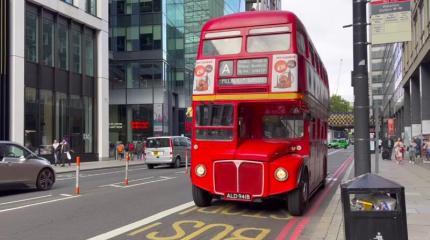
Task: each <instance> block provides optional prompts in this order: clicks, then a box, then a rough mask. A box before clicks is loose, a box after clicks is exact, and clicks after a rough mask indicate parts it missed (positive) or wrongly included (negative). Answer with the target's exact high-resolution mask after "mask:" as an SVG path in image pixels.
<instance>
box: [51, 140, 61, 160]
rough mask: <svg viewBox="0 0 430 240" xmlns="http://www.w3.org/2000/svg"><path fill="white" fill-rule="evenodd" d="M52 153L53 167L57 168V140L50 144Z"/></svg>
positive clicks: (58, 149)
mask: <svg viewBox="0 0 430 240" xmlns="http://www.w3.org/2000/svg"><path fill="white" fill-rule="evenodd" d="M52 149H53V151H52V153H53V154H54V166H57V164H58V163H59V161H58V154H59V153H60V143H59V142H58V141H57V139H54V143H53V144H52Z"/></svg>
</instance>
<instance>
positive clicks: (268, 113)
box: [191, 11, 329, 205]
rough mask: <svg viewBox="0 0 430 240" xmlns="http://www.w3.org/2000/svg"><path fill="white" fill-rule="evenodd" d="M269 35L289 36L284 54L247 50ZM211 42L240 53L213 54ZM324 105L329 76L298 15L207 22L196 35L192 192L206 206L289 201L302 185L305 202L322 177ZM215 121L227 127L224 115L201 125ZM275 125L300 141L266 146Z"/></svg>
mask: <svg viewBox="0 0 430 240" xmlns="http://www.w3.org/2000/svg"><path fill="white" fill-rule="evenodd" d="M255 29H257V30H255ZM271 31H273V32H271ZM277 34H281V35H277ZM282 34H284V35H282ZM268 35H276V37H285V36H289V39H285V40H282V41H285V44H287V45H289V47H286V48H285V49H281V50H277V49H275V50H273V49H272V50H271V51H260V50H259V49H258V48H257V47H258V46H260V45H261V46H264V45H265V42H264V41H263V42H261V43H262V44H260V45H259V44H256V45H255V46H257V47H253V46H251V43H252V42H251V37H252V36H263V37H262V38H261V39H263V40H264V39H266V38H265V37H264V36H268ZM276 37H275V38H276ZM229 38H240V40H237V41H236V40H235V39H229ZM248 38H249V39H248ZM211 39H215V40H216V39H229V40H228V41H229V42H233V43H234V44H236V45H237V46H239V42H240V48H239V47H238V48H237V51H236V52H234V53H231V54H221V55H220V54H213V53H212V52H211V51H210V50H213V48H215V50H217V49H216V47H213V44H212V43H216V41H212V42H210V40H211ZM205 41H207V42H205ZM277 41H278V40H276V39H275V40H274V42H277ZM229 42H226V44H227V43H229ZM278 42H279V41H278ZM206 43H207V48H208V49H209V50H207V49H205V48H206V45H205V44H206ZM221 43H222V42H221ZM229 44H230V43H229ZM234 44H231V45H229V46H234ZM218 46H221V47H220V48H222V44H219V45H218ZM266 47H272V46H266ZM231 48H234V47H231ZM251 48H253V49H254V50H253V52H250V51H251V50H250V49H251ZM255 59H256V60H255ZM243 60H248V61H243ZM254 60H255V61H254ZM252 61H254V62H252ZM250 62H252V63H250ZM278 62H279V63H278ZM253 64H254V65H253ZM226 65H227V66H226ZM239 65H240V68H241V69H239ZM250 66H251V67H250ZM254 66H257V67H254ZM264 66H266V69H267V70H266V71H264ZM252 68H253V69H252ZM260 68H261V69H260ZM286 69H289V70H286ZM227 70H228V71H227ZM244 71H248V74H247V73H244ZM282 71H284V72H282ZM239 73H240V74H239ZM226 74H227V76H225V75H226ZM282 79H283V80H282ZM282 81H283V82H282ZM275 85H278V86H275ZM328 104H329V90H328V79H327V73H326V70H325V68H324V66H323V64H322V62H321V60H320V58H319V56H318V54H317V52H316V51H315V48H314V46H313V44H312V42H311V40H310V38H309V36H308V34H307V33H306V30H305V28H304V26H303V25H302V23H301V22H300V20H299V19H298V18H297V17H296V15H294V14H293V13H291V12H285V11H270V12H246V13H238V14H233V15H228V16H223V17H219V18H215V19H212V20H210V21H208V22H207V23H206V24H205V25H204V26H203V28H202V31H201V38H200V44H199V49H198V54H197V62H196V68H195V79H194V87H193V106H192V107H193V122H192V150H191V154H192V168H191V169H192V171H191V180H192V184H193V188H195V189H197V191H201V192H202V193H204V194H206V195H207V196H210V198H212V197H216V198H221V199H225V200H238V201H259V200H261V199H264V198H271V197H282V198H288V196H289V193H290V192H292V191H294V190H296V189H297V188H298V187H299V185H300V184H301V181H302V179H305V180H303V181H307V193H306V195H307V196H310V195H311V194H312V193H313V192H315V191H316V190H317V189H318V187H319V186H321V185H322V184H324V180H325V177H326V175H327V147H326V136H327V121H328ZM220 112H222V113H220ZM226 112H227V113H226ZM230 112H231V115H230ZM208 113H209V117H208V116H206V115H207V114H208ZM205 114H206V115H205ZM217 114H224V115H226V116H228V117H227V119H228V120H226V117H224V115H223V116H221V117H220V119H216V121H215V120H214V119H213V121H212V122H211V123H208V121H206V120H207V119H206V118H211V117H212V118H213V116H212V115H217ZM230 118H231V119H230ZM205 121H206V122H205ZM214 122H215V123H214ZM272 122H276V124H278V125H281V127H283V126H282V124H283V125H285V123H288V124H290V125H288V126H287V125H285V126H286V127H285V128H286V129H287V130H288V129H290V130H291V128H288V127H291V126H293V125H294V132H296V131H297V136H295V135H294V136H293V137H289V138H283V139H277V138H271V134H272V133H273V131H271V130H267V129H270V127H271V126H269V125H270V124H272ZM266 125H267V126H266ZM272 125H274V124H272ZM296 125H297V126H296ZM266 128H267V129H266ZM278 128H279V127H278ZM272 129H273V127H272ZM288 134H290V133H288ZM295 134H296V133H295ZM266 135H267V136H266ZM272 135H274V134H272ZM268 136H270V139H269V137H268ZM220 138H221V139H220ZM198 166H200V167H201V166H203V167H204V170H205V172H204V174H202V171H203V170H201V169H200V170H199V171H200V175H201V176H198V174H197V172H198V170H197V167H198ZM278 168H283V169H284V170H285V171H286V172H287V179H286V180H283V181H279V180H277V179H276V177H275V171H277V169H278ZM280 176H284V175H282V173H280ZM193 191H194V189H193ZM193 194H194V192H193ZM193 196H194V195H193ZM307 198H308V197H306V199H307ZM306 199H305V200H306ZM197 205H199V204H197Z"/></svg>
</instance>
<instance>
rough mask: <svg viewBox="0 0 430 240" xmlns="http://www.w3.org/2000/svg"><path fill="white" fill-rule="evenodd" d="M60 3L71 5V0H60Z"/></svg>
mask: <svg viewBox="0 0 430 240" xmlns="http://www.w3.org/2000/svg"><path fill="white" fill-rule="evenodd" d="M61 1H63V2H65V3H68V4H71V5H73V0H61Z"/></svg>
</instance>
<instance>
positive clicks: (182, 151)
mask: <svg viewBox="0 0 430 240" xmlns="http://www.w3.org/2000/svg"><path fill="white" fill-rule="evenodd" d="M190 150H191V141H190V139H189V138H187V137H181V136H166V137H151V138H148V139H147V140H146V148H145V154H146V165H147V166H148V168H149V169H152V168H154V166H156V165H162V164H169V165H170V166H171V167H175V168H179V167H180V166H181V165H183V164H184V165H185V162H186V159H187V158H188V164H190V160H191V157H190V156H191V155H190Z"/></svg>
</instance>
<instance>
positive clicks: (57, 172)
mask: <svg viewBox="0 0 430 240" xmlns="http://www.w3.org/2000/svg"><path fill="white" fill-rule="evenodd" d="M140 165H146V164H145V163H138V164H133V165H130V167H133V166H140ZM120 167H124V166H123V165H121V166H109V167H98V168H89V169H82V168H81V169H79V171H81V172H86V171H94V170H103V169H112V168H120ZM54 170H55V169H54ZM71 172H76V166H73V167H71V168H70V170H65V171H61V172H59V171H57V170H55V173H56V174H62V173H71Z"/></svg>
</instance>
